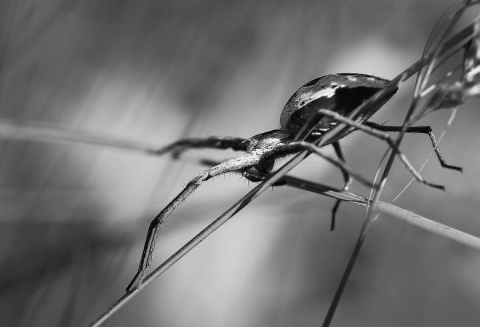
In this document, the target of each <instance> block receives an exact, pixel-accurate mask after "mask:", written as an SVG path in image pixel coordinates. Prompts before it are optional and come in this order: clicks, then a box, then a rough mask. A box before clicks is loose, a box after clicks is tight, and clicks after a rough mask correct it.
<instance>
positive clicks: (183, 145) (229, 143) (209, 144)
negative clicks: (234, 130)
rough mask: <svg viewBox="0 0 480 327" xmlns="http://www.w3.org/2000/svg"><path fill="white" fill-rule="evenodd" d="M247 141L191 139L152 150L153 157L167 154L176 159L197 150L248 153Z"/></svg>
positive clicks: (235, 138)
mask: <svg viewBox="0 0 480 327" xmlns="http://www.w3.org/2000/svg"><path fill="white" fill-rule="evenodd" d="M246 141H247V139H243V138H240V137H219V136H212V137H207V138H191V139H184V140H179V141H176V142H173V143H171V144H169V145H166V146H164V147H162V148H159V149H154V150H150V151H149V153H150V154H152V155H156V156H159V155H163V154H166V153H169V152H170V153H172V154H173V156H174V157H177V156H178V155H180V154H181V153H182V152H184V151H186V150H189V149H197V148H213V149H219V150H223V149H232V150H235V151H247V143H246Z"/></svg>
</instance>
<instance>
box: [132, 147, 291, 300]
mask: <svg viewBox="0 0 480 327" xmlns="http://www.w3.org/2000/svg"><path fill="white" fill-rule="evenodd" d="M250 140H251V139H250ZM250 143H252V142H251V141H250ZM283 144H284V143H282V142H281V141H280V140H277V142H276V143H275V142H274V141H272V142H271V143H270V144H268V145H266V146H264V147H262V148H255V149H252V150H251V151H249V152H248V153H245V154H243V155H239V156H237V157H234V158H232V159H229V160H226V161H224V162H222V163H220V164H218V165H216V166H214V167H212V168H209V169H207V170H205V171H204V172H203V173H202V174H200V175H198V176H197V177H195V178H193V179H192V180H191V181H190V182H188V184H187V185H186V186H185V188H184V189H183V190H182V191H181V192H180V193H179V194H178V195H177V196H176V197H175V198H174V199H173V200H172V201H171V202H170V203H169V204H168V205H167V206H166V207H165V208H164V209H163V210H162V211H161V212H160V213H159V214H158V215H157V216H156V217H155V218H154V219H153V220H152V222H151V223H150V226H149V228H148V232H147V237H146V240H145V245H144V247H143V251H142V257H141V259H140V264H139V266H138V270H137V273H136V274H135V276H134V278H133V279H132V281H131V282H130V284H128V286H127V292H128V291H130V290H131V289H132V288H133V287H134V285H136V287H140V286H141V285H142V281H143V279H144V277H145V272H146V270H147V268H148V267H149V266H150V263H151V261H152V256H153V252H154V250H155V245H156V241H157V236H158V232H159V231H160V228H161V226H162V225H163V224H164V223H165V221H166V220H167V219H168V217H169V216H170V215H171V214H172V212H173V211H174V210H175V209H176V208H177V207H178V206H179V205H180V204H182V203H183V202H184V201H185V200H186V199H187V198H188V197H189V196H190V195H192V193H193V192H194V191H195V190H196V189H197V188H198V187H199V186H200V185H201V184H202V183H203V182H205V181H206V180H208V179H210V178H212V177H214V176H217V175H221V174H225V173H227V172H233V171H242V170H246V169H248V168H251V167H254V166H256V165H258V164H259V163H260V162H261V160H262V158H263V157H264V156H265V155H266V154H268V153H270V152H272V151H273V149H275V148H276V147H278V146H281V145H283Z"/></svg>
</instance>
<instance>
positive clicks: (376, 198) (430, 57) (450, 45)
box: [323, 1, 478, 326]
mask: <svg viewBox="0 0 480 327" xmlns="http://www.w3.org/2000/svg"><path fill="white" fill-rule="evenodd" d="M468 6H469V2H468V1H467V2H463V3H460V5H458V4H456V5H454V6H453V8H454V9H455V10H454V12H453V13H452V14H449V15H446V17H445V18H444V17H443V16H442V18H441V19H440V21H443V19H445V20H446V21H447V22H446V23H445V24H446V27H444V23H443V22H441V23H439V24H438V26H440V27H441V28H442V30H443V31H444V32H443V35H442V36H441V37H440V40H441V41H443V40H446V39H447V34H448V33H449V32H450V31H451V29H452V28H453V26H454V25H455V24H456V22H457V21H458V19H459V18H460V17H461V15H462V14H463V13H464V11H465V10H466V9H467V7H468ZM467 30H469V32H468V34H470V36H468V37H467V38H466V39H463V40H461V41H460V40H458V37H459V35H460V34H461V33H459V34H457V35H455V36H453V37H452V38H450V39H449V40H447V41H445V42H441V43H439V45H438V47H437V48H436V49H435V50H434V51H427V50H426V51H425V52H424V55H423V58H422V59H421V60H419V61H418V62H417V63H416V64H414V65H412V66H411V67H410V68H409V69H407V70H406V71H404V72H403V73H402V74H400V75H399V76H398V77H397V78H395V79H394V80H393V81H392V83H391V84H392V85H393V84H395V85H398V84H400V83H401V82H402V81H403V80H405V79H406V78H408V77H410V76H411V75H412V74H413V73H415V72H417V71H420V72H421V69H422V68H423V66H424V65H428V66H427V73H426V74H425V76H429V75H428V72H429V71H430V72H431V71H432V70H433V68H434V67H435V62H436V59H437V58H438V57H439V56H441V55H442V54H443V53H445V52H447V51H451V50H452V49H455V48H456V47H459V46H463V44H465V43H468V42H470V40H471V39H472V38H475V37H477V35H478V30H477V22H474V23H472V24H471V25H469V26H468V27H467V28H465V29H464V30H463V31H467ZM433 33H434V34H436V31H434V32H433ZM454 40H458V41H459V42H458V43H456V42H454ZM429 45H430V44H429ZM417 65H418V66H417ZM419 76H422V74H421V73H420V74H419ZM417 82H418V83H417V88H416V90H415V94H414V98H413V101H412V104H411V105H410V108H409V110H408V111H407V114H406V116H405V120H404V124H403V126H404V131H405V130H406V129H407V128H408V127H410V126H412V123H413V121H412V120H411V117H412V115H413V113H414V109H415V108H416V105H417V103H418V97H417V95H418V94H420V93H421V92H420V90H421V89H419V88H418V85H420V84H423V85H425V84H424V83H421V82H420V81H417ZM382 91H384V92H385V90H382ZM382 91H380V92H378V93H381V92H382ZM377 95H378V94H377ZM377 95H376V96H377ZM373 98H375V96H374V97H373ZM373 98H372V99H373ZM361 107H362V106H360V108H358V109H357V110H358V111H359V112H361V110H363V108H361ZM352 115H353V114H352ZM339 127H341V126H339ZM404 131H403V132H402V133H400V134H399V135H398V138H397V140H396V142H395V145H394V149H395V150H398V149H399V146H400V143H401V141H402V138H403V136H404ZM394 159H395V151H394V150H391V153H390V156H389V158H388V160H387V163H386V165H385V168H384V170H383V173H382V176H381V178H380V182H379V185H380V187H379V188H378V189H376V190H372V193H371V198H373V200H372V207H370V208H369V210H368V213H367V218H366V219H365V222H364V223H363V225H362V228H361V231H360V234H359V237H358V240H357V243H356V245H355V248H354V250H353V253H352V255H351V257H350V260H349V262H348V264H347V267H346V269H345V271H344V273H343V276H342V278H341V280H340V283H339V286H338V288H337V291H336V292H335V295H334V297H333V300H332V302H331V304H330V307H329V309H328V312H327V315H326V317H325V320H324V322H323V326H330V323H331V322H332V319H333V316H334V315H335V311H336V308H337V306H338V303H339V302H340V298H341V296H342V294H343V291H344V289H345V286H346V284H347V282H348V279H349V277H350V274H351V272H352V271H353V267H354V266H355V262H356V260H357V258H358V255H359V253H360V250H361V248H362V245H363V243H364V241H365V238H366V235H367V233H368V230H369V228H370V226H371V223H372V222H373V220H374V219H375V214H376V209H377V206H378V203H379V202H380V195H381V193H382V190H383V188H384V186H385V184H386V182H387V178H388V175H389V173H390V170H391V168H392V165H393V162H394ZM379 171H380V170H379ZM379 171H377V174H378V173H379ZM372 195H373V197H372Z"/></svg>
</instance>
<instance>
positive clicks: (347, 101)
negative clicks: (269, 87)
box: [127, 73, 458, 291]
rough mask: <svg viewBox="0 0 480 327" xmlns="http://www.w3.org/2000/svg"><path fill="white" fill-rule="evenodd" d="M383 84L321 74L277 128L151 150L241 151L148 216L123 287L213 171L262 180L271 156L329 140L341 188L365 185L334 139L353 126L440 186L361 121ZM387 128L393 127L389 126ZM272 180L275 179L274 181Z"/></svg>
mask: <svg viewBox="0 0 480 327" xmlns="http://www.w3.org/2000/svg"><path fill="white" fill-rule="evenodd" d="M388 84H389V81H388V80H386V79H383V78H379V77H376V76H373V75H366V74H354V73H353V74H347V73H343V74H332V75H326V76H323V77H319V78H317V79H314V80H312V81H311V82H309V83H307V84H305V85H304V86H302V87H300V88H299V89H298V90H297V91H296V92H295V93H294V94H293V95H292V96H291V97H290V99H289V100H288V101H287V103H286V105H285V107H284V108H283V110H282V113H281V117H280V125H281V128H280V129H276V130H271V131H268V132H264V133H260V134H257V135H254V136H252V137H251V138H249V139H242V138H235V137H208V138H204V139H201V138H195V139H186V140H180V141H177V142H174V143H172V144H170V145H168V146H166V147H163V148H161V149H159V150H157V151H156V154H157V155H160V154H164V153H168V152H174V153H181V152H183V151H186V150H188V149H191V148H214V149H233V150H236V151H245V153H243V154H241V155H238V156H236V157H233V158H230V159H226V160H224V161H222V162H220V163H218V164H216V165H215V166H213V167H211V168H209V169H206V170H205V171H203V172H202V173H200V174H199V175H197V176H196V177H194V178H193V179H191V180H190V181H189V182H188V183H187V184H186V185H185V187H184V188H183V190H182V191H181V192H180V193H179V194H178V195H177V196H176V197H175V198H174V199H173V200H171V201H170V202H169V203H168V204H167V206H165V207H164V209H163V210H162V211H160V213H159V214H158V215H157V216H156V217H155V218H154V219H153V220H152V221H151V223H150V226H149V228H148V231H147V236H146V240H145V244H144V248H143V251H142V256H141V259H140V263H139V266H138V270H137V273H136V274H135V276H134V278H133V280H132V281H131V282H130V284H129V285H128V286H127V291H129V290H131V289H132V287H133V286H134V285H136V287H141V285H142V281H143V278H144V275H145V272H146V270H147V269H148V267H149V266H150V263H151V260H152V256H153V252H154V250H155V245H156V239H157V236H158V233H159V231H160V229H161V226H162V225H163V223H164V222H165V221H166V220H167V219H168V217H169V216H170V215H171V214H172V212H173V211H174V210H175V209H176V208H177V207H178V206H179V205H181V204H182V203H183V202H184V201H185V200H186V199H187V198H188V197H189V196H190V195H192V194H193V193H194V192H195V190H197V188H198V187H199V186H200V185H201V184H202V183H203V182H205V181H207V180H209V179H211V178H213V177H215V176H218V175H224V174H226V173H229V172H240V173H242V175H243V176H244V177H246V178H247V179H248V180H249V181H252V182H257V183H258V182H262V181H263V180H265V179H266V178H268V176H269V175H270V173H271V172H272V170H273V167H274V163H275V161H276V160H277V159H279V158H284V157H286V156H288V155H291V154H298V153H300V152H302V151H305V150H307V151H308V153H309V154H312V153H313V154H315V155H317V156H320V157H322V158H325V159H327V158H328V156H325V155H324V154H322V152H321V151H320V149H319V147H323V146H325V145H329V144H332V145H333V146H334V149H335V152H336V154H337V157H338V158H339V159H338V160H335V159H333V158H330V159H327V161H329V162H331V163H334V164H335V165H336V166H337V167H339V168H340V169H341V171H342V175H343V179H344V187H343V189H344V190H347V189H348V187H349V186H350V184H351V180H352V177H353V178H355V179H358V180H360V181H362V182H363V183H366V184H367V185H372V183H371V182H370V181H367V180H364V179H363V178H362V177H359V175H358V174H354V173H353V172H352V171H351V170H350V169H349V168H348V167H346V164H345V159H344V156H343V154H342V152H341V148H340V145H339V143H338V142H339V141H340V140H341V139H343V138H344V137H345V136H347V135H349V134H350V133H352V132H353V131H355V130H360V131H363V132H365V133H367V134H369V135H372V136H374V137H377V138H379V139H381V140H383V141H385V142H387V144H388V145H389V146H390V148H391V149H392V151H394V152H395V154H396V155H397V156H398V157H399V158H400V160H401V161H402V163H403V164H404V165H405V167H406V168H407V169H408V170H409V171H410V173H411V174H412V175H413V176H414V177H415V178H416V179H417V180H418V181H419V182H421V183H423V184H425V185H428V186H431V187H434V188H440V189H442V188H443V187H442V186H440V185H437V184H433V183H430V182H428V181H426V180H425V179H424V178H423V177H422V176H421V175H420V174H419V173H418V172H417V171H416V170H415V169H414V168H413V166H412V165H411V164H410V162H409V161H408V159H407V158H406V156H405V155H404V154H403V153H401V152H400V150H398V149H397V148H396V147H395V145H394V142H393V140H392V139H391V137H390V136H389V135H388V133H387V132H384V131H381V130H379V129H377V128H376V126H374V125H371V126H368V125H365V123H366V122H367V120H368V119H369V118H370V117H371V116H372V115H373V114H375V113H376V112H377V111H378V110H379V109H380V108H381V107H382V106H383V105H384V104H385V103H386V102H387V101H388V100H389V99H390V98H391V97H392V96H393V95H394V94H395V93H396V91H397V88H395V89H394V90H393V91H391V92H390V93H388V94H386V95H385V96H384V97H383V98H379V97H377V98H375V99H374V100H369V99H370V98H371V97H372V96H373V95H375V94H376V93H377V92H378V91H380V90H381V89H383V88H385V87H386V86H387V85H388ZM368 100H369V101H370V102H368ZM364 102H366V103H368V104H369V106H366V109H365V110H364V111H362V112H358V113H357V115H356V116H354V117H351V119H350V118H347V116H350V115H351V114H352V113H355V109H356V108H357V107H359V106H361V105H362V104H363V103H364ZM339 124H344V125H345V126H346V127H345V128H343V129H342V130H340V131H339V132H338V133H336V134H335V135H333V137H331V138H330V139H327V138H325V139H324V138H323V135H324V134H327V135H328V133H329V132H330V131H332V130H336V129H335V128H336V127H337V125H339ZM382 128H383V127H382ZM390 128H393V127H391V126H390ZM397 128H400V127H397ZM402 131H403V127H402ZM404 132H406V133H409V132H412V133H422V134H425V130H422V129H417V130H409V129H406V130H405V131H404ZM317 145H319V146H317ZM309 154H305V155H304V156H303V157H302V158H301V159H300V160H301V161H303V160H304V158H306V157H307V156H308V155H309ZM439 160H440V159H439ZM445 168H448V169H457V168H458V167H456V166H450V165H447V166H445ZM251 169H253V170H254V171H256V173H257V174H258V176H253V174H250V173H249V172H248V170H251ZM278 183H282V181H281V180H280V181H279V182H278ZM272 186H278V185H275V184H274V185H272ZM373 187H375V185H374V186H373ZM339 205H340V202H339V200H337V202H336V203H335V205H334V207H333V209H332V222H331V229H333V228H334V226H335V215H336V212H337V210H338V207H339Z"/></svg>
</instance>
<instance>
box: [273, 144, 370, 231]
mask: <svg viewBox="0 0 480 327" xmlns="http://www.w3.org/2000/svg"><path fill="white" fill-rule="evenodd" d="M332 145H333V146H334V149H335V152H336V153H337V157H338V160H336V159H334V158H332V157H330V156H327V155H326V154H324V153H322V152H321V151H320V148H319V147H318V146H316V145H315V144H313V143H310V142H305V141H296V142H291V143H289V144H288V145H285V146H283V147H281V148H280V149H279V150H278V151H277V152H276V153H275V154H276V155H277V156H282V155H285V153H288V152H289V151H293V150H295V151H299V150H304V149H307V150H310V151H311V152H313V153H314V154H316V155H318V156H320V157H321V158H323V159H325V160H326V161H328V162H330V163H332V164H333V165H335V166H336V167H338V168H339V169H340V170H341V172H342V175H343V178H344V181H345V185H344V187H343V191H347V190H348V187H349V186H350V184H351V183H352V180H353V178H354V179H356V180H358V181H359V182H361V183H362V184H364V185H366V186H368V187H376V185H373V184H372V183H371V182H370V181H368V180H367V179H365V178H364V177H362V176H361V175H360V174H358V173H356V172H354V171H352V170H351V168H350V167H348V166H347V165H346V163H345V159H344V157H343V153H342V152H341V149H340V145H339V144H338V142H333V144H332ZM352 177H353V178H352ZM340 202H341V200H337V202H335V205H334V207H333V208H332V220H331V225H330V230H333V229H335V216H336V213H337V210H338V208H339V206H340Z"/></svg>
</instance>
